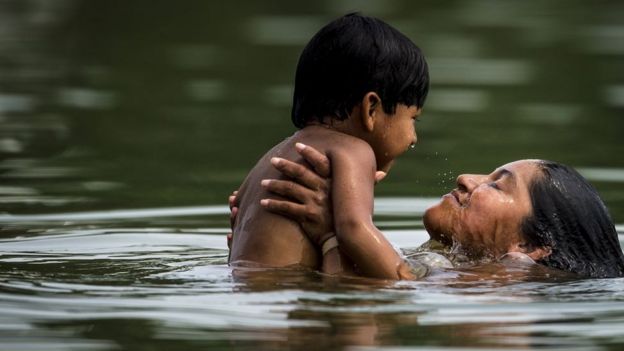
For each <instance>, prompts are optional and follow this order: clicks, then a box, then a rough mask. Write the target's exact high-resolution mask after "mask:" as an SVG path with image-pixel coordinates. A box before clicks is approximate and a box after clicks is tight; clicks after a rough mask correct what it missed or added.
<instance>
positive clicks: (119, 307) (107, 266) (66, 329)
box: [0, 203, 624, 350]
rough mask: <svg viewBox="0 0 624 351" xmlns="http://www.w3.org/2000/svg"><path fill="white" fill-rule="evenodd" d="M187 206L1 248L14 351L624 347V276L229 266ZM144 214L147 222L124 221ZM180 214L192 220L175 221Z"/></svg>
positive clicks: (0, 336) (0, 324) (0, 287)
mask: <svg viewBox="0 0 624 351" xmlns="http://www.w3.org/2000/svg"><path fill="white" fill-rule="evenodd" d="M394 206H395V207H397V208H398V207H401V205H399V204H398V203H397V204H395V205H394ZM177 210H179V211H176V209H168V210H167V209H155V210H152V211H151V212H150V210H147V209H146V210H140V211H139V210H137V211H127V212H122V211H120V212H118V213H116V214H108V215H106V213H102V214H100V216H99V217H98V214H97V213H93V214H91V215H90V216H91V217H92V218H96V217H97V218H99V219H102V220H103V219H105V221H104V222H101V223H100V224H99V225H85V224H81V223H80V222H79V223H75V224H70V222H67V223H64V224H56V225H53V224H48V225H47V228H48V229H46V230H45V231H44V232H41V233H39V234H38V235H35V236H29V237H14V238H9V239H3V240H0V310H2V311H3V313H2V314H1V316H0V340H1V341H2V344H3V347H8V346H10V347H11V349H18V350H19V349H24V350H26V349H30V348H32V347H42V346H41V345H46V347H49V348H51V349H72V350H73V349H80V350H83V349H89V350H90V349H99V348H107V349H108V348H133V347H134V346H136V345H137V343H140V344H141V345H142V346H143V347H151V348H154V349H170V347H172V345H177V346H176V347H180V345H185V346H184V347H185V348H188V349H204V348H205V347H233V346H236V347H240V348H249V349H258V348H260V349H287V348H292V347H295V348H299V347H302V348H307V346H309V343H310V342H311V341H312V340H314V342H315V345H316V344H318V345H319V347H320V348H322V349H339V348H342V347H343V346H346V345H351V346H357V345H359V346H362V347H367V346H383V345H386V346H391V345H397V344H400V345H406V346H407V345H413V346H418V347H426V346H429V347H433V346H442V345H444V346H445V347H444V348H443V349H448V348H447V347H449V346H457V347H462V350H463V349H464V348H465V347H472V348H475V349H478V348H481V347H486V346H487V347H494V348H495V349H505V350H509V349H515V348H524V347H527V346H531V345H540V349H547V350H563V349H566V350H567V349H570V347H576V348H578V349H592V348H597V349H600V345H602V346H607V347H615V348H617V347H621V345H622V344H623V343H624V339H622V335H621V330H622V328H623V327H624V324H622V321H623V320H624V307H623V306H624V305H622V303H621V301H622V299H624V293H623V292H624V280H623V279H602V280H596V279H588V280H578V279H569V278H564V277H562V278H561V279H558V278H556V276H552V277H551V278H545V276H544V274H543V273H536V272H531V271H530V270H524V268H522V267H516V268H513V269H512V268H505V267H504V266H500V265H489V266H488V265H486V266H482V267H473V268H468V269H465V270H459V271H452V270H450V271H448V270H441V271H436V272H434V274H433V275H432V276H430V277H428V278H427V279H426V280H424V281H418V282H398V283H392V282H384V281H376V280H369V279H361V278H336V277H330V276H325V275H322V274H319V273H315V272H311V271H297V270H279V269H277V270H262V269H244V270H243V269H235V270H230V268H229V267H227V265H226V264H225V262H226V260H227V251H226V249H225V240H224V236H223V234H224V233H226V232H227V229H226V228H222V229H216V228H215V229H210V228H207V229H199V228H189V229H176V228H183V227H185V226H189V225H190V226H193V225H194V222H192V221H187V222H185V220H184V219H183V218H191V217H192V216H193V215H197V213H195V214H193V213H191V212H189V213H184V209H177ZM221 211H222V212H223V211H224V210H223V209H221ZM131 212H133V213H136V214H137V217H136V218H131V217H129V216H126V215H125V214H127V213H131ZM399 212H401V211H399ZM80 215H81V214H79V213H78V214H71V213H68V214H65V216H66V217H67V218H72V216H73V217H74V218H78V217H80ZM115 215H118V217H115ZM149 215H153V216H154V217H153V218H158V217H159V216H167V217H168V221H169V222H170V223H173V224H174V227H173V228H168V227H164V226H162V224H163V222H160V223H159V222H152V221H151V220H146V219H145V218H146V217H149ZM177 215H182V216H183V217H182V218H177V222H176V221H175V219H176V216H177ZM384 215H385V216H386V218H388V219H390V218H395V220H396V221H400V219H401V218H402V216H401V215H400V214H396V213H395V214H392V213H391V211H388V212H386V213H385V214H384ZM201 216H202V217H205V216H206V215H205V214H201ZM213 216H214V215H213ZM389 222H391V223H392V221H389ZM119 223H126V224H127V225H131V224H136V227H132V226H129V227H126V228H124V227H116V225H117V224H119ZM10 224H11V225H13V226H14V227H16V228H28V227H30V225H29V224H28V223H24V222H22V221H18V222H14V223H10ZM158 225H161V226H160V227H158ZM52 227H55V228H54V229H51V228H52ZM386 232H387V233H388V236H389V238H390V239H391V240H392V242H394V243H395V244H397V245H398V246H400V247H402V248H407V247H412V246H415V245H419V244H420V243H422V241H423V240H425V239H426V238H425V237H426V235H421V234H418V233H419V231H418V230H416V231H415V230H414V229H411V230H396V229H387V230H386ZM216 234H219V235H216ZM409 234H411V235H409ZM415 234H417V235H415ZM423 234H424V233H423ZM414 236H415V237H416V239H417V240H415V238H414ZM531 275H534V278H527V277H528V276H531ZM7 345H8V346H7ZM228 345H229V346H228ZM314 348H316V347H314Z"/></svg>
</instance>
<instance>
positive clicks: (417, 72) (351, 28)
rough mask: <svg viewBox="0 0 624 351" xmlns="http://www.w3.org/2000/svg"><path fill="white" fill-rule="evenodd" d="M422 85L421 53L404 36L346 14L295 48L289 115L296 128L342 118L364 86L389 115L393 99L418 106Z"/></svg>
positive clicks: (424, 77)
mask: <svg viewBox="0 0 624 351" xmlns="http://www.w3.org/2000/svg"><path fill="white" fill-rule="evenodd" d="M428 90H429V69H428V67H427V63H426V62H425V57H424V56H423V54H422V53H421V51H420V49H419V48H418V47H417V46H416V45H414V43H413V42H412V41H411V40H410V39H408V38H407V37H406V36H405V35H403V34H401V33H400V32H399V31H398V30H396V29H394V28H392V27H391V26H390V25H388V24H386V23H385V22H383V21H381V20H379V19H377V18H372V17H366V16H362V15H360V14H357V13H353V14H348V15H345V16H343V17H341V18H338V19H336V20H334V21H333V22H331V23H329V24H328V25H326V26H325V27H323V28H322V29H321V30H320V31H319V32H318V33H316V35H314V37H312V39H311V40H310V42H309V43H308V45H307V46H306V47H305V49H304V50H303V52H302V53H301V56H300V58H299V63H298V65H297V73H296V76H295V92H294V97H293V107H292V114H291V118H292V121H293V123H294V125H295V126H296V127H298V128H303V127H305V126H306V124H308V123H309V122H310V121H314V120H317V121H322V119H323V118H324V117H332V118H336V119H339V120H344V119H346V118H348V116H349V114H350V113H351V110H352V109H353V107H355V106H356V105H357V104H358V103H359V102H360V101H361V99H362V98H363V97H364V95H365V94H366V93H368V92H370V91H373V92H376V93H377V94H378V95H379V96H380V98H381V102H382V106H383V109H384V111H385V112H386V113H389V114H392V113H394V112H395V109H396V105H397V104H398V103H402V104H405V105H407V106H414V105H415V106H417V107H422V106H423V104H424V102H425V98H426V97H427V92H428Z"/></svg>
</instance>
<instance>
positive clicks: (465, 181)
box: [457, 174, 484, 193]
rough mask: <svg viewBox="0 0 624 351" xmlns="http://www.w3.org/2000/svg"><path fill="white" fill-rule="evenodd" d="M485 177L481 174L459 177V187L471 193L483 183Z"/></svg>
mask: <svg viewBox="0 0 624 351" xmlns="http://www.w3.org/2000/svg"><path fill="white" fill-rule="evenodd" d="M483 179H484V176H483V175H480V174H461V175H460V176H459V177H457V187H458V188H459V189H460V190H463V191H466V192H469V193H471V192H472V191H473V190H474V189H475V188H476V187H478V186H479V185H480V184H481V183H483Z"/></svg>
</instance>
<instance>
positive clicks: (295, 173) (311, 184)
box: [271, 157, 326, 190]
mask: <svg viewBox="0 0 624 351" xmlns="http://www.w3.org/2000/svg"><path fill="white" fill-rule="evenodd" d="M271 164H272V165H273V167H275V168H276V169H277V170H278V171H280V172H281V173H282V174H284V175H286V176H287V177H289V178H291V179H294V180H295V181H296V182H297V183H299V184H301V185H303V186H305V187H307V188H309V189H313V190H316V189H324V187H325V186H326V180H325V179H324V178H322V177H321V176H319V175H318V174H316V173H314V171H312V170H310V169H309V168H307V167H306V166H304V165H302V164H299V163H296V162H292V161H289V160H286V159H283V158H280V157H273V158H271Z"/></svg>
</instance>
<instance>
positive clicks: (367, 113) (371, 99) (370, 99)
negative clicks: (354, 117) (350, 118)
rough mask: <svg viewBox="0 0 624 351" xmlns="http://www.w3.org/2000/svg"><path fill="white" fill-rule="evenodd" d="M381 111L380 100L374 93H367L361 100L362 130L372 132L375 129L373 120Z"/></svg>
mask: <svg viewBox="0 0 624 351" xmlns="http://www.w3.org/2000/svg"><path fill="white" fill-rule="evenodd" d="M381 111H382V105H381V98H380V97H379V95H377V93H375V92H374V91H369V92H368V93H366V94H365V95H364V97H363V98H362V109H361V110H360V116H361V118H362V125H363V126H364V129H366V130H367V131H369V132H372V131H373V130H374V129H375V119H376V118H377V117H378V116H379V115H380V113H381Z"/></svg>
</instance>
